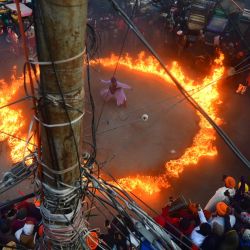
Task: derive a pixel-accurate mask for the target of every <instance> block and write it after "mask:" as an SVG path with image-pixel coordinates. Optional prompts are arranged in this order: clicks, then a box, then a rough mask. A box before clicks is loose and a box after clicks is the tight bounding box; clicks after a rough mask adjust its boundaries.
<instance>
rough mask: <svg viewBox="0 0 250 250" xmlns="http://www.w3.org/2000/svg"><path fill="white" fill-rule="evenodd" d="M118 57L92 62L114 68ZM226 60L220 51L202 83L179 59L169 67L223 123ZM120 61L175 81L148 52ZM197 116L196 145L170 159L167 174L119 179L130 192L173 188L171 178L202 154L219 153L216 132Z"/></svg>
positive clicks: (214, 118) (124, 64) (208, 110)
mask: <svg viewBox="0 0 250 250" xmlns="http://www.w3.org/2000/svg"><path fill="white" fill-rule="evenodd" d="M117 60H118V57H117V56H115V55H111V57H109V58H100V59H98V61H95V62H93V61H92V62H91V64H92V65H95V64H98V63H100V64H101V65H102V66H104V67H111V66H115V65H116V63H117ZM223 60H224V55H223V54H222V53H219V56H218V58H216V59H215V60H214V64H213V67H212V70H211V73H210V74H209V76H207V77H205V78H204V79H203V81H202V82H196V81H194V80H191V79H189V78H188V77H187V76H186V75H185V74H184V73H183V71H182V69H181V67H180V66H179V65H178V63H177V62H173V63H172V65H171V67H169V70H170V71H171V73H172V74H173V75H174V76H175V78H176V79H178V81H179V82H180V83H181V84H182V86H183V87H184V88H185V90H186V91H188V92H189V94H190V95H192V97H193V98H194V99H195V101H196V102H197V103H198V104H199V105H200V106H201V107H202V108H203V109H204V110H205V111H206V112H207V113H208V115H209V116H210V117H211V118H212V119H213V120H215V121H216V123H217V124H221V122H222V120H221V119H220V118H219V116H218V114H217V111H216V106H217V105H218V104H220V103H221V101H220V98H219V92H218V88H217V83H218V80H219V78H220V77H222V75H223V73H224V70H225V68H224V66H223ZM119 64H120V65H123V66H125V67H127V68H129V69H131V70H137V71H140V72H144V73H149V74H153V75H155V76H158V77H161V78H162V79H164V80H165V81H166V83H167V84H173V83H172V82H171V81H170V79H169V77H168V76H167V75H166V73H165V71H164V70H163V69H162V68H161V67H160V65H159V63H158V62H157V61H156V60H155V59H154V58H153V57H146V56H145V53H144V52H141V53H140V54H139V56H138V58H137V59H132V58H131V57H130V56H128V55H126V56H124V57H122V58H121V59H120V61H119ZM197 115H198V116H199V119H200V120H199V130H198V132H197V134H196V135H195V137H194V139H193V143H192V145H191V146H190V147H188V148H187V149H186V150H185V152H184V153H183V155H182V156H181V157H180V158H178V159H176V160H171V161H169V162H166V164H165V172H164V174H162V175H160V176H143V175H137V176H135V177H125V178H121V179H119V180H118V182H119V184H120V185H121V186H122V187H123V188H124V189H126V190H128V191H134V190H138V191H139V190H140V191H143V192H146V193H147V194H150V195H151V194H154V193H156V192H159V191H160V190H161V189H162V188H167V187H169V183H168V181H167V178H168V177H178V176H179V175H180V174H181V173H182V172H183V170H184V168H186V167H188V166H191V165H195V164H197V163H198V162H199V160H200V159H201V157H213V156H215V155H217V149H216V147H215V146H214V145H213V142H214V141H215V139H216V137H215V131H214V129H213V128H212V127H211V125H210V124H209V123H208V122H207V121H206V120H205V119H204V118H203V117H202V116H201V115H200V114H199V113H198V112H197Z"/></svg>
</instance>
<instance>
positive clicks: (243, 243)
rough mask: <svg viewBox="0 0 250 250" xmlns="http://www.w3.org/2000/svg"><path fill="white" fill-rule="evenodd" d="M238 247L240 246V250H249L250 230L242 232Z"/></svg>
mask: <svg viewBox="0 0 250 250" xmlns="http://www.w3.org/2000/svg"><path fill="white" fill-rule="evenodd" d="M239 245H240V249H241V250H249V249H250V229H249V228H246V229H244V230H242V233H241V238H240V243H239Z"/></svg>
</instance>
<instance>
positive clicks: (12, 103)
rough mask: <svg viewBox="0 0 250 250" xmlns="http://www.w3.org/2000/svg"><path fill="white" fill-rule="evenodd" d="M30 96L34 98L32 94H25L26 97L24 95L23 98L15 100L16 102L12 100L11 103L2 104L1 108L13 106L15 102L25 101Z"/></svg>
mask: <svg viewBox="0 0 250 250" xmlns="http://www.w3.org/2000/svg"><path fill="white" fill-rule="evenodd" d="M30 98H32V97H31V96H25V97H23V98H20V99H18V100H16V101H14V102H10V103H8V104H6V105H3V106H1V107H0V109H3V108H6V107H9V106H12V105H14V104H17V103H20V102H23V101H26V100H27V99H30Z"/></svg>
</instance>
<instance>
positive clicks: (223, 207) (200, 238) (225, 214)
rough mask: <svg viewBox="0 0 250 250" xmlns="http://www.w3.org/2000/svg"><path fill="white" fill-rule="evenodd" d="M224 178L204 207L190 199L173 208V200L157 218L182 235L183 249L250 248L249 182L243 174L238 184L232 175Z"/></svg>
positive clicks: (174, 232) (227, 249) (178, 236)
mask: <svg viewBox="0 0 250 250" xmlns="http://www.w3.org/2000/svg"><path fill="white" fill-rule="evenodd" d="M223 182H224V186H223V187H221V188H219V189H218V190H217V191H216V192H215V194H214V195H213V197H212V198H211V199H210V200H209V201H208V203H207V204H206V206H205V207H204V209H202V207H201V206H200V205H199V204H198V203H190V204H188V205H187V206H183V207H182V208H181V209H177V210H174V211H173V210H172V209H171V206H172V202H170V203H169V204H168V205H167V206H166V207H164V208H163V209H162V213H161V215H159V216H157V217H155V218H154V219H155V221H156V222H157V223H158V224H160V225H161V226H162V227H164V228H165V229H166V230H167V231H169V232H171V233H172V234H173V235H175V236H176V237H177V238H179V239H181V241H182V245H181V248H182V249H190V248H192V249H200V248H201V249H204V250H206V249H207V250H210V249H213V250H216V249H218V250H236V249H242V250H246V249H250V192H249V186H248V184H247V182H246V180H245V178H244V177H242V178H241V179H240V182H239V184H236V181H235V179H234V178H233V177H231V176H224V178H223ZM173 226H174V227H173Z"/></svg>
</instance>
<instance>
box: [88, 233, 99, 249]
mask: <svg viewBox="0 0 250 250" xmlns="http://www.w3.org/2000/svg"><path fill="white" fill-rule="evenodd" d="M85 240H86V244H87V246H88V247H89V249H91V250H94V249H96V248H97V247H98V245H99V238H98V235H97V233H96V232H90V233H89V234H88V235H87V237H86V239H85Z"/></svg>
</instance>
